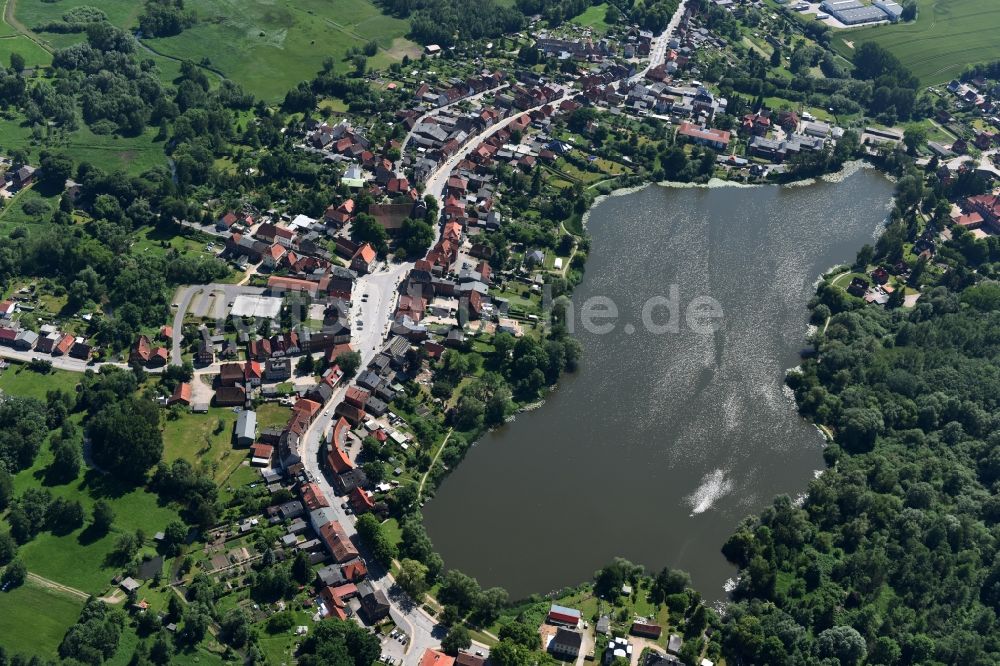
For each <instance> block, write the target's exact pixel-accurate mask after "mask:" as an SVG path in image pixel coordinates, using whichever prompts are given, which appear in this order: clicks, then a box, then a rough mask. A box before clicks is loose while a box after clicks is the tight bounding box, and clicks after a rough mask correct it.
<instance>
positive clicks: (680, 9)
mask: <svg viewBox="0 0 1000 666" xmlns="http://www.w3.org/2000/svg"><path fill="white" fill-rule="evenodd" d="M686 6H687V0H681V4H679V5H677V11H675V12H674V15H673V16H672V17H671V19H670V23H668V24H667V27H666V28H665V29H664V30H663V32H661V33H660V34H659V36H657V37H654V38H653V42H652V44H650V46H649V62H648V63H646V66H645V67H644V68H642V69H641V70H640V71H638V72H636V73H635V76H633V77H632V78H631V79H630V81H631V82H632V83H635V82H637V81H640V80H641V79H642V77H644V76H646V72H648V71H649V70H651V69H653V68H654V67H656V66H657V65H662V64H663V61H664V60H666V58H667V43H668V42H669V41H670V38H671V37H672V36H673V34H674V32H675V31H676V30H677V26H678V25H680V22H681V18H682V17H683V16H684V9H685V7H686Z"/></svg>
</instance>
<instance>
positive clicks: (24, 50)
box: [0, 23, 52, 67]
mask: <svg viewBox="0 0 1000 666" xmlns="http://www.w3.org/2000/svg"><path fill="white" fill-rule="evenodd" d="M4 25H7V24H6V23H5V24H4ZM11 53H20V54H21V55H22V56H23V57H24V64H25V65H27V66H28V67H48V66H49V65H51V64H52V54H51V53H49V52H48V51H46V50H45V49H43V48H42V47H41V46H39V45H38V44H36V43H34V42H33V41H31V40H30V39H28V38H27V37H25V36H24V35H15V36H13V37H3V38H0V63H3V64H4V65H7V63H9V62H10V54H11Z"/></svg>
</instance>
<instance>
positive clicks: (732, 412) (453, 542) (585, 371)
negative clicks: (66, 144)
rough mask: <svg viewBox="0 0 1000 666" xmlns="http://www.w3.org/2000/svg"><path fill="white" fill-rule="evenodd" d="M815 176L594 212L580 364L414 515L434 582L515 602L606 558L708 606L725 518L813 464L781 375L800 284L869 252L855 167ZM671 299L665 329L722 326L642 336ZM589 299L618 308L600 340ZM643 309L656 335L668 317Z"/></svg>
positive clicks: (796, 341) (718, 577) (872, 182)
mask: <svg viewBox="0 0 1000 666" xmlns="http://www.w3.org/2000/svg"><path fill="white" fill-rule="evenodd" d="M832 180H835V181H836V182H832V181H831V182H828V181H819V182H817V183H815V184H810V185H796V186H786V187H777V186H763V187H732V186H720V187H699V188H675V187H664V186H652V187H648V188H645V189H642V190H640V191H638V192H633V193H630V194H626V195H622V196H615V197H610V198H608V199H606V200H604V201H602V202H601V203H599V204H598V205H597V206H595V207H594V208H593V210H592V211H591V214H590V218H589V221H588V230H589V232H590V234H591V237H592V244H591V252H590V256H589V258H588V260H587V268H586V276H585V277H584V280H583V282H582V283H581V284H580V285H579V287H578V288H577V289H576V291H575V292H574V296H573V302H574V306H575V309H576V311H577V312H576V316H575V319H574V320H575V321H576V322H577V324H576V327H575V334H576V335H577V337H578V338H579V340H580V342H581V344H582V346H583V350H584V353H583V359H582V365H581V367H580V369H579V371H578V372H577V373H576V374H574V375H569V376H567V377H565V379H564V380H563V382H562V383H561V385H560V386H559V388H558V390H557V391H555V392H554V393H552V394H551V395H550V396H549V398H548V400H547V401H546V402H545V404H544V405H543V406H542V407H540V408H539V409H536V410H534V411H530V412H526V413H522V414H519V415H518V416H517V418H516V420H514V421H513V422H512V423H509V424H507V425H506V426H504V427H503V428H501V429H499V430H498V431H496V432H493V433H490V434H489V435H487V436H486V437H484V438H483V439H482V440H481V441H480V442H479V443H477V444H476V446H475V447H474V448H473V449H471V450H470V451H469V453H468V455H467V456H466V459H465V460H464V461H463V462H462V464H461V465H459V467H458V468H457V469H456V470H455V471H454V472H453V473H452V474H451V475H450V476H449V477H448V478H447V479H445V481H444V483H443V484H442V485H441V487H440V488H439V490H438V492H437V496H436V497H435V498H434V499H433V500H431V501H430V502H429V503H428V504H427V506H425V507H424V518H425V524H426V526H427V530H428V532H429V534H430V536H431V538H432V540H433V541H434V544H435V546H436V548H437V550H438V551H439V552H440V553H441V555H442V556H443V557H444V560H445V564H446V566H447V567H455V568H458V569H461V570H462V571H464V572H465V573H468V574H470V575H472V576H474V577H476V578H478V579H479V582H480V583H481V584H482V585H483V586H484V587H486V586H492V585H500V586H503V587H505V588H507V590H508V591H509V592H510V593H511V595H512V597H513V598H519V597H524V596H527V595H528V594H531V593H533V592H538V593H545V592H548V591H551V590H556V589H559V588H560V587H563V586H566V585H575V584H577V583H580V582H583V581H585V580H589V579H590V577H591V576H592V575H593V573H594V571H595V570H596V569H598V568H600V567H601V566H603V565H604V564H605V563H607V562H609V561H610V560H611V559H612V558H613V557H615V556H621V557H625V558H628V559H630V560H632V561H634V562H637V563H641V564H643V565H645V566H646V567H647V568H649V569H655V570H658V569H660V568H661V567H663V566H671V567H675V568H680V569H684V570H686V571H688V572H689V573H690V574H691V576H692V579H693V581H694V584H695V586H696V587H697V588H698V589H699V590H700V591H701V592H702V594H703V595H705V596H706V597H707V598H709V599H720V598H722V597H723V596H724V591H723V585H724V583H725V581H726V580H727V579H728V578H729V577H731V576H732V575H733V574H734V568H733V567H732V566H730V565H729V564H728V563H727V562H726V560H725V558H724V557H723V556H722V555H721V553H720V548H721V546H722V544H723V543H724V542H725V540H726V539H727V538H728V537H729V535H730V534H731V533H732V531H733V529H734V528H735V527H736V525H737V524H738V523H739V521H740V520H741V519H742V518H743V517H745V516H747V515H750V514H752V513H755V512H757V511H759V510H760V509H761V508H762V507H764V506H767V505H768V504H769V503H770V502H771V500H772V498H773V497H774V496H775V495H776V494H780V493H786V494H790V495H793V496H795V495H798V494H800V493H802V492H803V491H804V489H805V488H806V485H807V484H808V482H809V480H810V479H812V478H813V476H814V474H815V473H816V471H817V470H821V469H822V468H823V467H824V463H823V459H822V443H823V440H822V437H821V436H820V434H819V432H818V431H817V430H816V429H815V427H813V426H812V425H811V424H810V423H807V422H806V421H804V420H803V419H801V418H800V417H799V416H798V414H797V412H796V409H795V404H794V400H793V399H792V397H791V394H790V392H789V391H788V389H786V388H785V387H784V384H783V378H784V374H785V371H786V370H787V369H788V368H790V367H793V366H795V365H797V364H798V362H799V360H798V359H799V353H800V351H801V350H802V349H803V348H804V347H805V337H806V334H807V324H808V322H807V316H808V312H807V310H806V304H807V302H808V300H809V298H810V297H811V296H812V294H813V293H814V284H815V282H816V280H817V278H818V277H819V276H820V275H821V274H822V273H823V272H825V271H826V270H827V269H829V268H831V267H832V266H834V265H836V264H838V263H844V262H848V261H852V260H853V258H854V255H855V253H856V252H857V250H858V249H859V248H860V247H861V246H862V245H863V244H864V243H870V242H873V240H874V238H875V237H876V235H877V233H878V230H879V229H880V228H881V226H882V223H883V221H884V219H885V216H886V215H887V213H888V210H889V205H890V203H891V197H892V185H891V183H890V182H889V181H887V180H886V179H885V178H883V177H882V176H881V175H879V174H878V173H877V172H875V171H873V170H871V169H853V170H851V172H845V174H844V175H843V176H842V177H840V178H836V179H832ZM671 286H675V287H676V289H675V293H676V295H677V298H676V301H677V302H678V305H679V312H680V313H681V315H682V319H683V314H684V312H685V310H686V308H688V307H689V305H690V304H691V303H692V301H694V300H695V299H697V298H698V297H708V298H711V299H714V300H715V302H717V304H718V306H719V307H720V308H721V317H719V318H718V319H715V320H709V319H706V318H701V319H696V320H695V321H694V322H693V323H694V324H695V325H698V327H699V329H700V331H695V330H693V329H692V327H691V326H689V325H687V324H686V323H685V322H683V321H682V323H681V325H680V327H679V330H678V331H677V332H667V333H663V332H662V331H651V330H649V327H647V326H645V325H643V323H642V321H643V320H642V315H641V313H642V311H643V307H644V304H646V303H647V302H648V301H649V299H650V298H652V297H667V298H669V297H670V296H671ZM595 297H606V298H608V299H610V300H611V301H613V302H614V303H615V305H616V306H617V308H618V313H619V317H618V318H617V320H616V321H615V322H613V323H614V330H612V331H611V332H610V333H605V332H593V331H588V330H584V327H583V326H582V325H581V324H580V320H581V312H582V308H583V304H585V303H588V302H590V303H594V302H595V301H594V300H593V299H594V298H595ZM588 299H589V301H588ZM650 312H652V313H653V314H652V316H651V320H652V321H653V323H656V324H659V323H663V322H664V321H665V319H666V316H667V315H666V314H665V313H666V312H668V310H667V309H665V308H653V309H652V310H650ZM608 322H609V320H607V319H601V320H599V323H600V324H601V325H606V324H607V323H608ZM712 322H715V323H716V324H717V325H716V326H715V327H714V328H715V330H714V332H713V331H712V330H711V329H710V330H708V331H706V330H704V328H705V327H704V326H703V324H705V323H712ZM699 324H701V325H699ZM590 328H591V329H593V328H594V327H593V326H591V327H590ZM664 328H668V327H664Z"/></svg>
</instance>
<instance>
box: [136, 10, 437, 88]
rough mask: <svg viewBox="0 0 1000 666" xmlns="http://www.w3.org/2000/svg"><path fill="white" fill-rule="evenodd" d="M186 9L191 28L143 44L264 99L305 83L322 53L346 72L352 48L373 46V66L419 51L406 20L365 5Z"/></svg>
mask: <svg viewBox="0 0 1000 666" xmlns="http://www.w3.org/2000/svg"><path fill="white" fill-rule="evenodd" d="M187 6H188V7H190V8H191V9H193V10H194V11H195V12H196V13H197V15H198V23H197V24H196V25H195V26H194V27H192V28H189V29H187V30H185V31H184V32H183V33H181V34H180V35H176V36H173V37H167V38H160V39H150V40H145V42H146V43H147V44H148V45H149V46H150V47H151V48H153V49H154V50H156V51H157V52H159V53H161V54H163V55H166V56H169V57H175V58H187V59H190V60H193V61H195V62H201V61H202V58H207V59H208V62H209V63H210V66H211V67H212V68H213V69H218V70H219V71H221V72H223V73H224V74H225V75H226V76H227V77H229V78H231V79H233V80H234V81H236V82H237V83H239V84H240V85H242V86H243V87H245V88H246V89H247V90H249V91H251V92H253V93H254V94H255V95H258V96H260V97H262V98H264V99H265V100H267V101H269V102H274V101H278V100H280V99H282V98H283V97H284V94H285V92H287V91H288V89H289V88H291V87H293V86H294V85H295V83H297V82H299V81H305V80H308V79H310V78H312V76H313V75H314V74H315V73H316V72H317V71H319V70H320V68H321V67H322V65H323V61H324V59H326V58H327V57H329V56H332V57H333V58H334V59H335V60H336V61H337V67H338V68H340V69H341V70H344V69H348V68H350V65H349V64H346V63H344V62H342V61H343V58H344V55H345V53H346V52H347V50H348V49H349V48H351V47H352V46H356V47H362V46H364V45H365V43H367V42H369V41H371V40H374V41H376V42H377V43H378V45H379V52H378V53H377V54H376V55H375V56H374V57H372V58H369V66H374V67H382V66H385V65H388V64H390V63H392V62H396V61H399V60H401V59H402V57H403V55H404V54H409V55H410V56H411V57H412V56H414V55H419V53H420V51H419V49H418V48H417V47H415V46H414V45H413V44H412V43H411V42H409V41H408V40H406V39H404V37H403V35H404V34H405V33H406V32H407V30H408V28H409V25H408V23H407V22H406V21H403V20H401V19H396V18H392V17H389V16H385V15H383V14H382V13H381V12H380V11H379V10H378V8H377V7H375V6H374V5H373V4H372V3H371V2H368V1H361V0H332V1H331V2H324V1H323V0H296V2H290V1H289V0H282V1H280V2H272V1H270V0H249V1H247V2H237V0H192V1H191V2H189V3H188V4H187ZM220 44H225V45H226V48H224V49H220V48H218V45H220Z"/></svg>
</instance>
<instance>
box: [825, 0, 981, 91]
mask: <svg viewBox="0 0 1000 666" xmlns="http://www.w3.org/2000/svg"><path fill="white" fill-rule="evenodd" d="M917 5H918V7H919V12H918V14H917V20H916V21H913V22H911V23H906V24H897V25H881V26H874V27H871V28H859V29H857V30H850V31H845V32H837V33H836V34H835V36H834V38H833V40H832V42H831V43H832V45H833V47H834V48H835V49H837V51H839V52H840V53H841V55H843V56H844V57H846V58H848V59H850V57H851V53H852V49H851V48H850V46H848V45H847V44H846V43H845V41H849V42H853V43H854V45H855V46H857V45H858V44H859V43H860V42H864V41H874V42H876V43H877V44H879V45H881V46H883V47H885V48H887V49H888V50H889V51H891V52H892V53H894V54H895V55H896V57H898V58H899V59H900V60H902V61H903V64H904V65H906V66H907V67H909V68H910V70H911V71H912V72H913V74H914V75H916V76H917V77H918V78H919V79H920V82H921V83H922V84H923V85H931V84H936V83H943V82H945V81H949V80H951V79H953V78H955V77H957V76H958V75H959V74H961V72H962V70H964V69H965V67H966V66H968V65H970V64H973V63H977V62H987V61H990V60H996V59H997V58H1000V39H997V33H998V31H1000V3H998V2H996V0H917Z"/></svg>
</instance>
